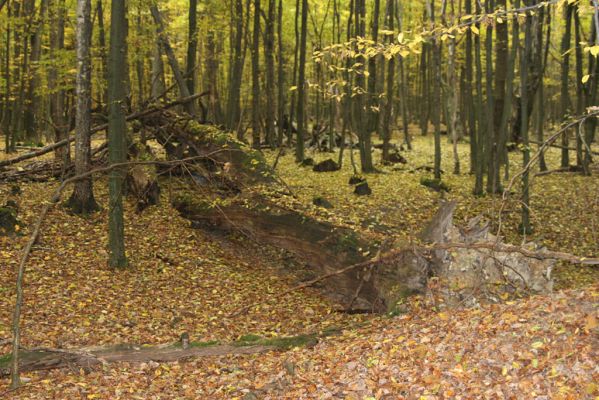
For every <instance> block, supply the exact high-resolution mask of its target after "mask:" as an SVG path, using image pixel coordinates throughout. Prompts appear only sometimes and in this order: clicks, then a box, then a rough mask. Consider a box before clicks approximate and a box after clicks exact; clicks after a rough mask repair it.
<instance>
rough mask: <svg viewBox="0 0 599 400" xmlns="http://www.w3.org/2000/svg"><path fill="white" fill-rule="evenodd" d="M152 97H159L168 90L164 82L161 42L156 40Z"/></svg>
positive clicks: (153, 58)
mask: <svg viewBox="0 0 599 400" xmlns="http://www.w3.org/2000/svg"><path fill="white" fill-rule="evenodd" d="M151 83H152V85H151V89H152V98H153V99H158V97H160V96H162V95H163V94H164V92H165V91H166V84H165V82H164V63H163V62H162V54H161V52H160V43H158V41H156V43H155V44H154V46H153V51H152V82H151Z"/></svg>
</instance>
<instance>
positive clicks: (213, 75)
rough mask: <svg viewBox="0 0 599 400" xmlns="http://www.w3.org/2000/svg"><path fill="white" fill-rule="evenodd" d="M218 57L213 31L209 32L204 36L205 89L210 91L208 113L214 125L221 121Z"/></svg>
mask: <svg viewBox="0 0 599 400" xmlns="http://www.w3.org/2000/svg"><path fill="white" fill-rule="evenodd" d="M218 68H219V63H218V55H217V54H216V43H215V40H214V31H213V30H209V31H208V33H207V34H206V72H205V77H206V87H207V88H208V90H209V91H210V94H209V96H208V101H209V105H208V108H209V113H210V115H211V116H212V121H213V122H214V123H215V124H221V123H222V121H223V112H222V109H221V106H220V96H219V91H218Z"/></svg>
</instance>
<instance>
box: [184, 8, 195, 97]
mask: <svg viewBox="0 0 599 400" xmlns="http://www.w3.org/2000/svg"><path fill="white" fill-rule="evenodd" d="M188 20H189V31H188V38H187V63H186V64H187V65H186V80H187V89H188V90H189V94H190V95H193V94H194V93H195V91H196V76H197V74H196V56H197V53H198V0H189V15H188Z"/></svg>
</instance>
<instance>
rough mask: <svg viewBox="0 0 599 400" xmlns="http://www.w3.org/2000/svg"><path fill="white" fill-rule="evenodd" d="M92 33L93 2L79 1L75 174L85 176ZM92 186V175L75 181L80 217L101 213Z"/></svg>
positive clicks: (88, 164)
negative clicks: (96, 212) (81, 215)
mask: <svg viewBox="0 0 599 400" xmlns="http://www.w3.org/2000/svg"><path fill="white" fill-rule="evenodd" d="M91 34H92V23H91V0H78V1H77V87H76V90H77V112H76V117H75V118H76V122H75V175H82V174H84V173H86V172H87V171H89V169H90V167H91V134H90V129H91V90H92V82H91V51H90V47H91ZM92 185H93V183H92V177H91V176H90V177H88V178H85V179H80V180H78V181H76V182H75V187H74V189H73V194H72V195H71V198H70V199H69V201H68V204H69V207H70V208H71V209H72V210H73V211H74V212H75V213H76V214H88V213H91V212H94V211H96V210H98V208H99V207H98V204H97V203H96V200H95V199H94V191H93V186H92Z"/></svg>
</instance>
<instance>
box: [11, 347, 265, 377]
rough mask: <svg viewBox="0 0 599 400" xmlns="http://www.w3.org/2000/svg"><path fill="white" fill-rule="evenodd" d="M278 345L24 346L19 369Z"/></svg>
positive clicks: (157, 359) (205, 354) (80, 365)
mask: <svg viewBox="0 0 599 400" xmlns="http://www.w3.org/2000/svg"><path fill="white" fill-rule="evenodd" d="M276 349H277V347H275V346H267V345H253V346H235V345H231V344H224V345H213V346H206V347H189V348H186V349H184V348H182V347H177V346H172V345H170V346H165V347H160V346H155V347H150V346H135V345H117V346H112V347H106V348H95V349H79V350H78V349H73V350H63V349H34V350H21V352H20V357H19V370H20V371H21V372H30V371H41V370H49V369H58V368H66V367H76V368H77V369H79V368H84V369H89V368H94V367H97V366H100V365H102V364H110V363H116V362H128V363H142V362H150V361H153V362H174V361H180V360H184V359H193V358H199V357H210V356H223V355H229V354H256V353H264V352H267V351H272V350H276ZM9 374H10V357H5V359H3V360H0V377H2V376H8V375H9Z"/></svg>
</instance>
